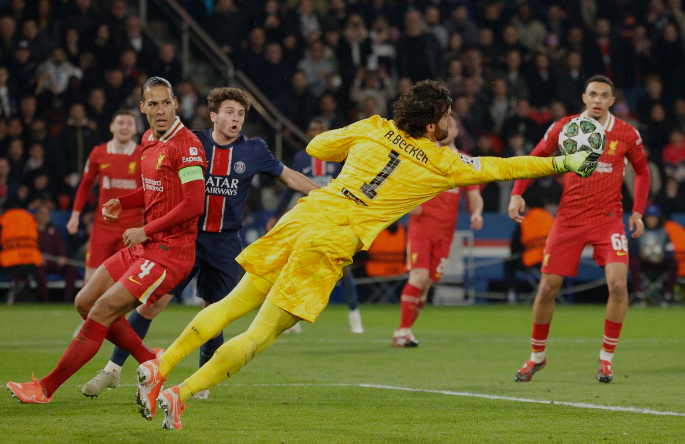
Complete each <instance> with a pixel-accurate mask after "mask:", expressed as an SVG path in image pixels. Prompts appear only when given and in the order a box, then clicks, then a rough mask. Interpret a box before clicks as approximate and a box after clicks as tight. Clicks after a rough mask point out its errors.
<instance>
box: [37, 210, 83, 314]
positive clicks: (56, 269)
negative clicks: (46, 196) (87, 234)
mask: <svg viewBox="0 0 685 444" xmlns="http://www.w3.org/2000/svg"><path fill="white" fill-rule="evenodd" d="M36 222H37V223H38V247H39V249H40V252H41V253H42V254H47V255H50V256H52V257H51V258H46V259H44V260H43V264H42V265H41V266H40V267H38V273H37V276H38V295H39V297H40V299H41V300H42V301H43V302H50V292H49V289H48V281H47V275H48V274H58V275H61V276H62V278H63V279H64V283H65V287H64V292H63V293H62V295H63V300H64V302H71V301H73V300H74V296H75V293H76V277H77V273H76V267H74V266H73V265H68V264H67V259H68V255H67V245H66V242H65V241H64V238H63V237H62V235H61V234H60V232H59V231H57V229H56V228H55V227H54V226H53V225H52V217H51V214H50V208H49V207H48V206H47V205H40V206H38V208H37V209H36Z"/></svg>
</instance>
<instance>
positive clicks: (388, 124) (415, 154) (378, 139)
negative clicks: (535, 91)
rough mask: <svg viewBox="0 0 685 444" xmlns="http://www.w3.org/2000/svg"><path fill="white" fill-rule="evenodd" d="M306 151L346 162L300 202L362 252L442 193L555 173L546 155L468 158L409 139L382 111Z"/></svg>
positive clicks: (425, 141) (313, 143)
mask: <svg viewBox="0 0 685 444" xmlns="http://www.w3.org/2000/svg"><path fill="white" fill-rule="evenodd" d="M307 153H308V154H309V155H310V156H312V157H315V158H317V159H320V160H325V161H333V162H342V161H343V160H344V161H345V165H344V167H343V169H342V171H341V172H340V174H339V175H338V177H337V178H336V179H334V180H333V181H332V182H331V183H330V184H328V185H327V186H326V187H324V188H321V189H319V190H315V191H312V192H310V193H309V195H308V196H306V197H303V198H302V199H301V200H302V201H304V202H307V203H308V204H309V205H310V206H312V207H314V208H316V209H317V210H318V211H320V212H321V213H322V214H323V215H325V216H326V217H328V218H329V219H330V220H332V221H333V222H334V223H336V224H338V225H349V226H350V228H351V229H352V231H354V233H355V234H356V235H357V237H359V239H360V240H361V241H362V243H363V244H364V249H368V248H369V246H371V243H372V242H373V240H374V239H375V238H376V236H377V235H378V233H380V232H381V231H382V230H383V229H385V228H386V227H387V226H388V225H390V224H391V223H393V222H394V221H396V220H397V219H399V218H400V217H401V216H402V215H403V214H405V213H407V212H408V211H409V210H411V209H412V208H414V207H415V206H417V205H420V204H421V203H423V202H425V201H427V200H429V199H431V198H432V197H434V196H435V195H436V194H438V193H440V192H442V191H446V190H449V189H452V188H455V187H461V186H466V185H474V184H479V183H486V182H492V181H495V180H511V179H517V178H537V177H542V176H547V175H550V174H553V173H554V167H553V166H552V158H551V157H512V158H509V159H502V158H497V157H468V156H464V155H461V154H458V153H455V152H454V151H452V150H451V149H450V148H449V147H442V148H440V147H437V146H436V145H435V144H434V143H433V142H432V141H431V140H429V139H428V138H425V137H421V138H412V137H410V136H409V135H407V134H406V133H405V132H404V131H402V130H400V129H398V128H397V126H396V125H395V122H394V121H392V120H386V119H383V118H381V117H379V116H372V117H369V118H368V119H365V120H360V121H358V122H356V123H354V124H352V125H349V126H346V127H345V128H341V129H337V130H331V131H326V132H324V133H321V134H319V135H318V136H316V137H315V138H314V139H313V140H312V141H311V142H310V143H309V145H307Z"/></svg>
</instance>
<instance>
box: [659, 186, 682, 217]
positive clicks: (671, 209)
mask: <svg viewBox="0 0 685 444" xmlns="http://www.w3.org/2000/svg"><path fill="white" fill-rule="evenodd" d="M681 191H682V189H681V187H680V184H679V183H678V182H677V181H676V180H675V179H674V178H672V177H669V178H668V179H666V183H665V184H664V186H663V188H662V189H661V191H660V192H659V194H657V196H656V198H655V199H654V203H655V204H656V205H658V206H659V208H661V209H662V211H663V213H664V215H666V217H671V215H672V214H673V213H685V199H683V197H682V195H681Z"/></svg>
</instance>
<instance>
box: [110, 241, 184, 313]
mask: <svg viewBox="0 0 685 444" xmlns="http://www.w3.org/2000/svg"><path fill="white" fill-rule="evenodd" d="M146 253H149V252H146V251H145V249H143V248H141V247H140V246H138V245H136V247H134V248H133V250H132V249H130V248H124V249H122V250H119V252H118V253H116V254H115V255H113V256H112V257H110V258H109V259H107V260H106V261H105V263H104V264H103V265H104V266H105V268H106V269H107V271H108V272H109V275H110V276H112V279H114V280H115V281H117V282H121V284H122V285H123V286H124V287H125V288H126V289H127V290H128V291H129V292H130V293H131V294H132V295H133V296H134V297H135V298H136V299H138V300H139V301H140V302H141V304H147V305H148V306H150V305H152V304H154V303H155V302H156V301H157V300H158V299H159V298H160V297H162V296H164V295H165V294H167V293H169V292H170V291H171V290H172V289H173V288H174V287H176V285H178V283H179V282H181V281H182V280H183V278H185V277H186V275H187V274H188V273H189V272H190V270H191V269H192V268H193V263H194V260H193V261H179V260H172V259H169V258H164V257H155V259H147V258H146V257H145V256H150V257H152V256H151V255H149V254H146Z"/></svg>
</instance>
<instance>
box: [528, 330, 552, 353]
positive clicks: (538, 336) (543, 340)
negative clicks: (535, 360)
mask: <svg viewBox="0 0 685 444" xmlns="http://www.w3.org/2000/svg"><path fill="white" fill-rule="evenodd" d="M549 326H550V324H535V323H533V336H531V338H530V344H531V345H532V347H533V352H534V353H541V352H543V351H545V347H547V336H549Z"/></svg>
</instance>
